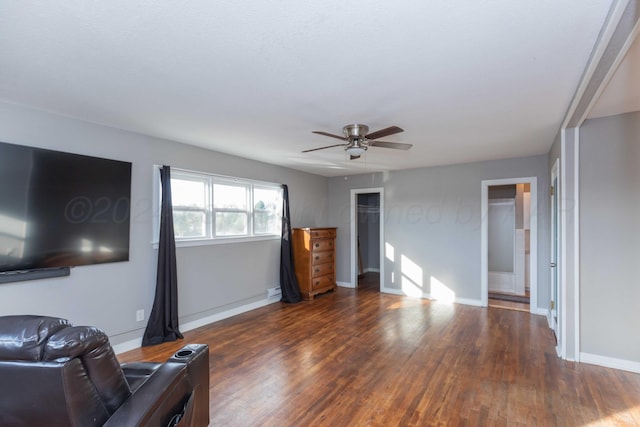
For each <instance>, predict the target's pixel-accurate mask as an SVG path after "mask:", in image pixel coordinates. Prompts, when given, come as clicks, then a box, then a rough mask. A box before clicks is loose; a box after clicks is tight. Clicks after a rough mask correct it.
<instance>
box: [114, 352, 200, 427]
mask: <svg viewBox="0 0 640 427" xmlns="http://www.w3.org/2000/svg"><path fill="white" fill-rule="evenodd" d="M191 393H192V385H191V384H190V382H189V379H188V376H187V369H186V367H185V366H184V365H178V364H173V363H165V364H163V365H162V366H161V367H160V368H158V369H157V370H156V371H155V372H154V373H153V374H152V375H151V376H150V377H149V379H148V380H147V381H145V382H144V383H143V384H142V385H141V386H140V387H139V388H138V389H137V390H136V391H135V392H134V393H133V394H132V395H131V396H130V397H129V398H128V399H127V400H126V401H125V402H124V403H123V404H122V405H121V406H120V407H119V408H118V409H117V410H116V411H115V412H114V413H113V415H111V417H110V418H109V420H108V421H107V422H106V423H105V424H104V426H105V427H107V426H113V427H119V426H136V427H138V426H165V425H167V424H168V423H169V420H171V418H172V417H173V416H174V415H175V414H177V413H180V411H181V410H182V407H183V406H184V403H185V402H186V401H187V400H188V398H189V396H190V395H191Z"/></svg>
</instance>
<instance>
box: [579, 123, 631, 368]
mask: <svg viewBox="0 0 640 427" xmlns="http://www.w3.org/2000/svg"><path fill="white" fill-rule="evenodd" d="M639 238H640V113H630V114H624V115H619V116H612V117H605V118H600V119H594V120H587V121H586V122H585V123H584V124H583V126H582V127H581V128H580V308H581V310H580V319H581V328H580V344H581V349H580V350H581V352H583V353H590V354H596V355H602V356H606V357H611V358H616V359H623V360H629V361H635V362H640V339H638V325H640V310H638V307H640V285H639V281H638V277H639V273H638V264H639V262H640V244H639V242H638V239H639Z"/></svg>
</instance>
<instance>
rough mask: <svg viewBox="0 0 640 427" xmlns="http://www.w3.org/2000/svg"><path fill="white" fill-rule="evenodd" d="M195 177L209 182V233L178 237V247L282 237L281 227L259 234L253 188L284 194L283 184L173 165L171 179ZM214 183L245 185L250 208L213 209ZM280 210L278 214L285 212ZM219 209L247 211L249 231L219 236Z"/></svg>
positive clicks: (157, 195) (156, 229)
mask: <svg viewBox="0 0 640 427" xmlns="http://www.w3.org/2000/svg"><path fill="white" fill-rule="evenodd" d="M159 169H160V166H159V165H155V166H154V175H153V177H154V178H153V183H154V197H153V205H154V206H155V207H156V209H154V210H153V211H154V214H153V221H152V223H153V236H154V239H153V242H152V243H153V246H154V247H157V246H158V239H159V234H160V210H161V209H160V205H161V202H162V188H161V185H160V174H159ZM183 177H184V178H185V179H193V180H194V181H202V182H206V185H207V188H208V192H207V196H206V199H207V200H206V201H205V203H206V206H205V216H206V228H207V230H206V232H205V237H177V236H176V237H175V241H176V247H188V246H204V245H219V244H229V243H241V242H255V241H261V240H276V239H280V238H281V230H279V231H278V232H277V233H273V234H269V233H256V232H255V230H254V219H253V217H254V200H253V196H254V189H255V188H259V189H273V190H278V191H279V192H280V194H282V186H281V185H280V184H276V183H272V182H266V181H257V180H251V179H246V178H238V177H230V176H224V175H215V174H210V173H206V172H198V171H193V170H188V169H182V168H173V167H172V168H171V178H172V179H175V178H177V179H182V178H183ZM214 184H224V185H235V186H244V187H245V188H247V210H246V211H245V210H237V209H229V208H217V209H215V208H214V197H215V196H214V194H213V186H214ZM281 208H282V206H280V211H277V214H278V215H281V214H282V210H281ZM216 212H246V213H247V233H246V234H245V235H240V236H216V235H215V230H216V228H215V220H216V218H215V214H216Z"/></svg>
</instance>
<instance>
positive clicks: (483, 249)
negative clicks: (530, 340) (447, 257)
mask: <svg viewBox="0 0 640 427" xmlns="http://www.w3.org/2000/svg"><path fill="white" fill-rule="evenodd" d="M512 184H529V185H530V186H531V203H530V205H529V213H530V220H531V222H530V228H529V230H530V232H529V290H530V296H529V298H530V299H529V312H530V313H533V314H547V311H546V310H540V309H539V308H538V177H536V176H529V177H520V178H504V179H485V180H482V182H481V200H482V201H481V227H480V228H481V230H480V270H481V271H480V305H481V306H482V307H488V306H489V271H488V270H489V251H488V247H489V187H491V186H494V185H512Z"/></svg>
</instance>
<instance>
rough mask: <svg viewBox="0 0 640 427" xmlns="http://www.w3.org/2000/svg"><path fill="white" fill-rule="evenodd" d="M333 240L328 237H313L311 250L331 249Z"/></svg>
mask: <svg viewBox="0 0 640 427" xmlns="http://www.w3.org/2000/svg"><path fill="white" fill-rule="evenodd" d="M333 246H334V244H333V240H329V239H313V240H312V241H311V251H312V252H323V251H333Z"/></svg>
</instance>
